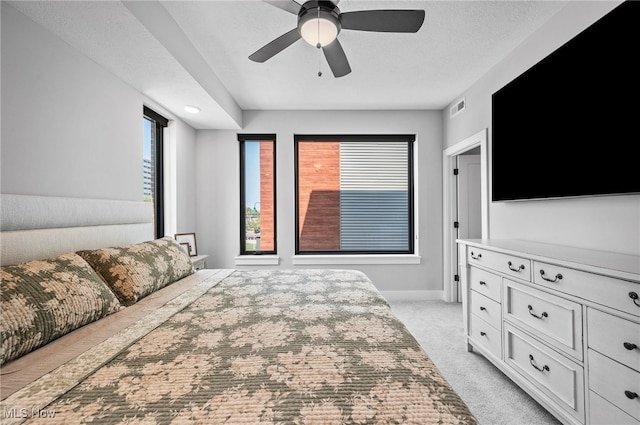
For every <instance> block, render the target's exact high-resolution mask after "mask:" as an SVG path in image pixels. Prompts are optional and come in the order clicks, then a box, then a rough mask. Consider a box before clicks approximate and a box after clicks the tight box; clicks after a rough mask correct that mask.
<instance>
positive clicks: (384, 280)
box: [196, 111, 443, 291]
mask: <svg viewBox="0 0 640 425" xmlns="http://www.w3.org/2000/svg"><path fill="white" fill-rule="evenodd" d="M244 123H245V127H244V128H243V130H242V131H241V133H275V134H276V138H277V140H276V166H277V172H276V178H277V188H276V191H277V232H278V235H277V238H278V240H277V243H278V254H279V256H280V258H281V264H280V267H293V265H292V256H293V255H294V251H295V247H294V243H295V241H294V239H295V238H294V236H295V229H294V196H295V188H294V163H293V160H294V143H293V136H294V134H395V133H398V134H400V133H401V134H416V158H415V165H416V167H415V168H416V175H415V180H416V187H417V189H416V201H417V202H418V208H419V217H418V226H417V228H418V231H417V234H418V237H419V248H420V252H419V254H420V255H421V256H422V261H421V264H419V265H412V264H403V265H366V266H363V265H347V266H344V265H342V266H339V267H340V268H345V267H348V268H354V269H359V270H362V271H364V272H366V273H367V274H368V275H369V276H370V277H371V279H372V280H373V282H374V283H375V284H376V285H377V287H378V288H379V289H381V290H386V291H394V290H416V291H417V290H425V291H442V290H443V288H442V266H441V264H442V250H441V246H442V196H441V191H442V189H441V186H442V168H441V167H442V164H441V156H442V153H441V143H442V142H441V141H442V132H441V123H442V120H441V113H440V112H439V111H246V112H245V115H244ZM197 133H198V134H197V141H196V182H197V190H198V201H197V220H198V221H197V227H198V235H197V237H198V251H199V252H202V253H206V254H209V255H211V257H210V259H209V261H208V265H210V266H212V267H223V268H233V267H235V265H234V257H236V256H237V255H238V254H239V249H240V235H239V226H240V223H239V210H240V195H239V193H240V183H239V175H240V171H239V146H238V139H237V132H235V131H198V132H197Z"/></svg>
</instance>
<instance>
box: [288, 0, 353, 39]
mask: <svg viewBox="0 0 640 425" xmlns="http://www.w3.org/2000/svg"><path fill="white" fill-rule="evenodd" d="M312 19H325V20H327V21H329V22H331V23H332V24H333V25H334V26H335V27H336V30H337V34H339V33H340V29H341V28H342V26H341V25H340V9H338V6H336V5H335V4H334V3H333V2H332V1H323V0H319V1H316V0H311V1H307V2H305V3H304V4H303V5H302V7H301V8H300V12H298V31H299V32H300V34H301V35H302V33H303V32H302V27H303V26H304V24H305V23H307V22H309V21H310V20H312ZM337 34H336V35H337Z"/></svg>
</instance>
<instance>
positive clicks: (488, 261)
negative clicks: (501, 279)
mask: <svg viewBox="0 0 640 425" xmlns="http://www.w3.org/2000/svg"><path fill="white" fill-rule="evenodd" d="M467 261H468V262H469V264H472V265H473V264H476V265H480V266H483V267H487V268H490V269H493V270H496V271H498V272H500V273H504V274H506V275H509V276H513V277H517V278H519V279H524V280H526V281H530V280H531V261H530V260H528V259H526V258H522V257H516V256H514V255H509V254H502V253H499V252H494V251H489V250H486V249H481V248H476V247H469V250H468V255H467Z"/></svg>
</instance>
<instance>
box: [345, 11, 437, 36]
mask: <svg viewBox="0 0 640 425" xmlns="http://www.w3.org/2000/svg"><path fill="white" fill-rule="evenodd" d="M423 22H424V10H362V11H358V12H345V13H341V14H340V24H341V25H342V29H346V30H357V31H377V32H417V31H418V30H419V29H420V27H421V26H422V23H423Z"/></svg>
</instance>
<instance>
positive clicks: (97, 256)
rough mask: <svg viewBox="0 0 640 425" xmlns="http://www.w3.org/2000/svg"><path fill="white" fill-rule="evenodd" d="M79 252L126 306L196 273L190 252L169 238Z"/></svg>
mask: <svg viewBox="0 0 640 425" xmlns="http://www.w3.org/2000/svg"><path fill="white" fill-rule="evenodd" d="M78 254H79V255H80V256H81V257H82V258H84V259H85V260H87V262H88V263H89V264H91V267H93V268H94V270H95V271H96V272H97V273H98V275H100V277H101V278H102V279H103V280H104V281H105V282H106V283H107V285H108V286H109V287H110V288H111V290H112V291H113V292H115V294H116V295H117V297H118V299H119V300H120V302H121V303H122V304H124V305H126V306H129V305H132V304H135V303H136V302H137V301H138V300H139V299H141V298H143V297H145V296H147V295H149V294H151V293H152V292H154V291H157V290H158V289H160V288H162V287H164V286H166V285H168V284H170V283H173V282H175V281H177V280H179V279H182V278H183V277H185V276H189V275H190V274H192V273H194V272H195V270H194V268H193V264H192V263H191V258H189V255H188V254H187V253H186V252H184V250H183V249H182V248H181V247H180V245H179V244H178V243H177V242H176V241H175V240H173V239H171V238H169V237H165V238H162V239H156V240H155V241H149V242H142V243H139V244H134V245H126V246H120V247H113V248H104V249H98V250H95V251H79V252H78Z"/></svg>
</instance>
